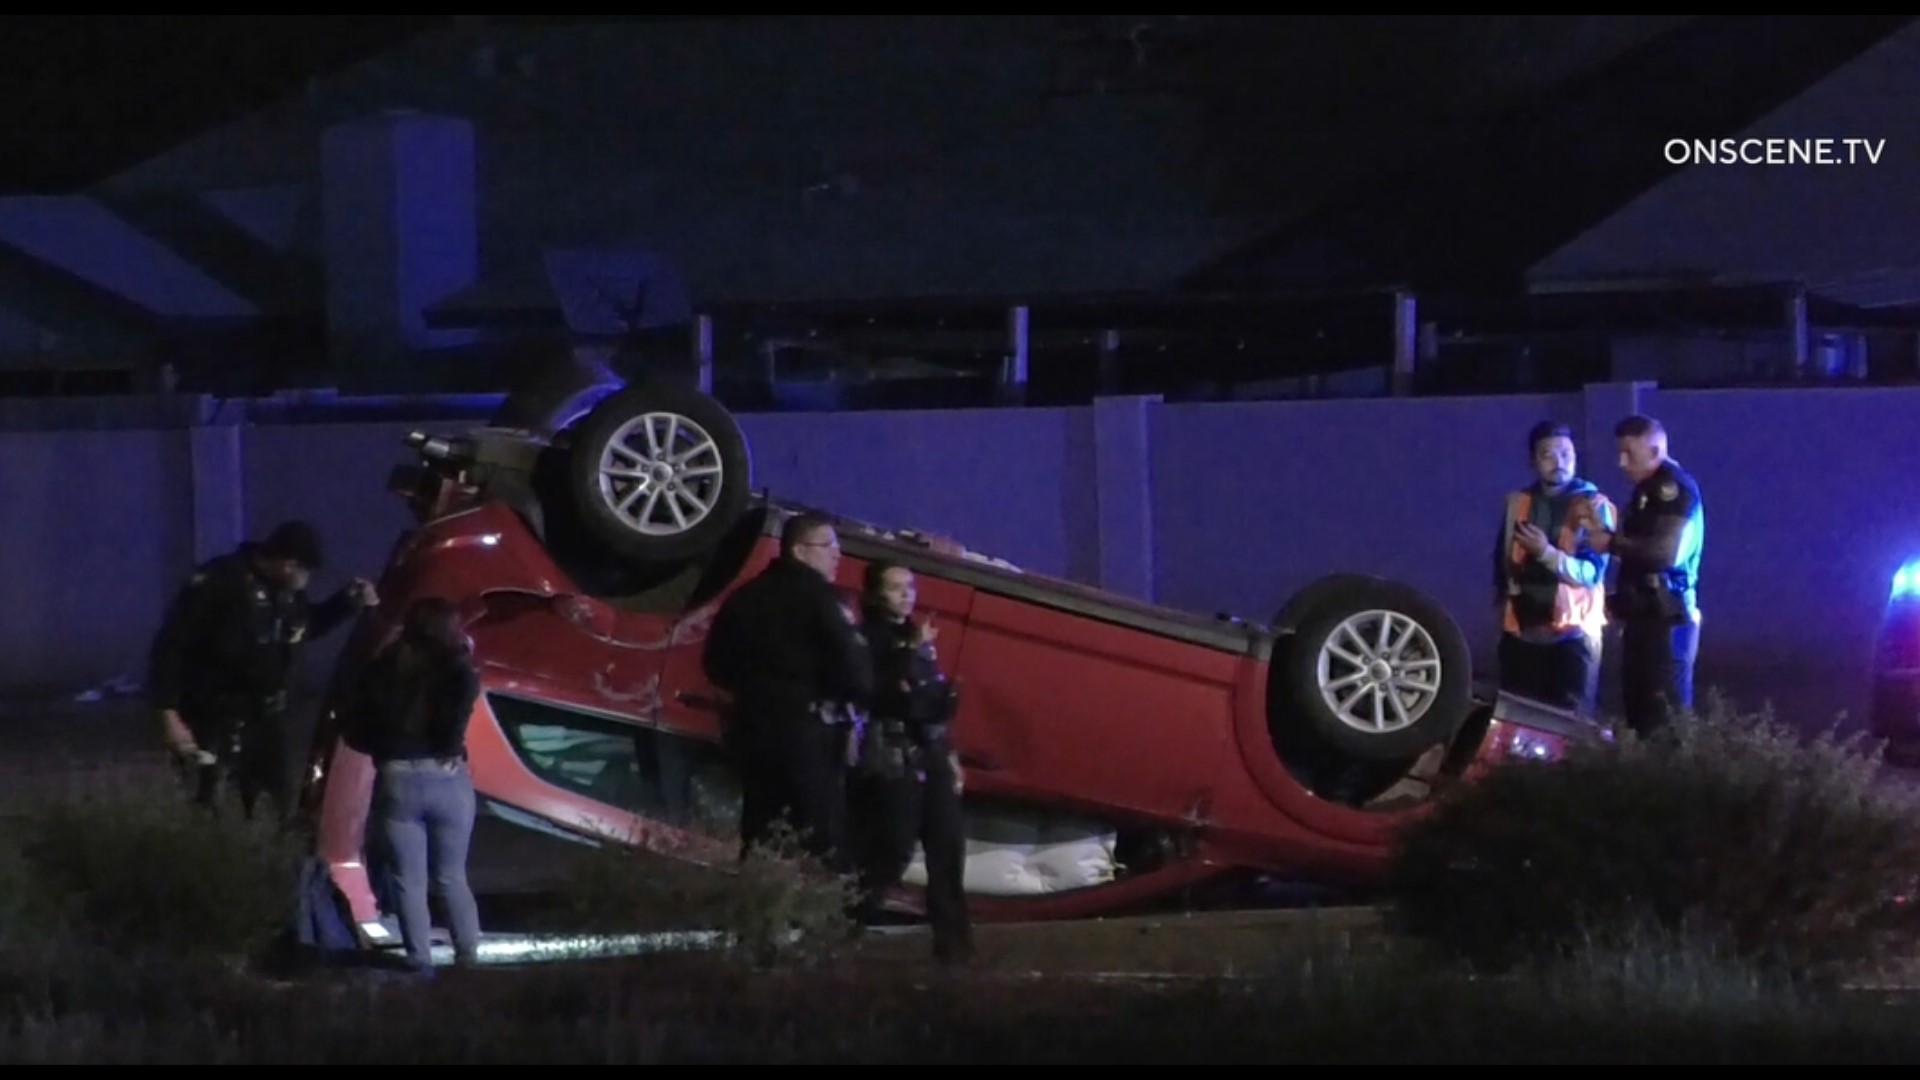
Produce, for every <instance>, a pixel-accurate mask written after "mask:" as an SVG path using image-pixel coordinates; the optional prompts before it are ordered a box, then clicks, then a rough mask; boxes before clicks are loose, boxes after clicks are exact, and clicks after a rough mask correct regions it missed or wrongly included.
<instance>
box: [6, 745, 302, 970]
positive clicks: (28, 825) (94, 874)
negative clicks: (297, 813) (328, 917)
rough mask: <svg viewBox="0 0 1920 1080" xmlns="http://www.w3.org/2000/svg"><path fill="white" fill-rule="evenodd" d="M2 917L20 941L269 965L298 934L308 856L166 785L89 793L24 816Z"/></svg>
mask: <svg viewBox="0 0 1920 1080" xmlns="http://www.w3.org/2000/svg"><path fill="white" fill-rule="evenodd" d="M4 832H5V843H4V846H0V909H4V912H3V913H4V914H5V915H6V916H8V918H9V922H8V924H7V925H8V926H9V928H10V929H11V931H12V932H13V933H14V934H15V935H20V936H24V935H28V934H31V935H35V936H44V935H58V936H70V937H74V938H78V939H81V940H85V941H89V942H94V943H98V944H100V945H104V946H108V947H111V948H113V949H117V950H122V951H126V952H146V951H160V952H167V953H173V954H178V955H194V956H241V957H252V956H257V955H260V954H261V953H262V952H263V951H264V949H265V948H266V947H267V946H268V945H269V944H270V943H272V942H273V941H274V939H276V938H278V937H280V936H281V935H282V934H284V933H285V932H286V931H287V930H288V928H289V927H290V926H291V925H292V918H293V913H294V890H295V887H296V884H297V882H298V873H299V867H300V862H301V858H302V856H303V854H304V850H305V845H304V844H303V843H302V841H301V838H300V837H299V836H298V835H296V834H293V833H291V832H288V831H285V830H283V829H281V828H280V827H278V826H277V825H275V824H273V823H271V822H269V821H267V820H265V819H264V818H263V819H259V820H253V821H248V820H246V819H245V818H243V817H242V816H241V815H240V813H239V810H238V808H237V807H236V806H231V805H223V806H221V807H219V808H218V810H217V812H211V813H210V812H208V811H206V810H204V809H201V808H198V807H195V806H193V805H192V804H191V803H190V802H189V800H188V798H187V793H186V792H185V791H184V790H183V789H182V788H181V786H180V785H179V784H177V783H173V782H170V781H169V779H168V778H167V777H165V776H158V777H153V778H146V777H141V778H137V779H135V778H118V779H116V780H115V781H114V782H112V783H79V784H75V785H73V786H71V787H69V788H67V789H65V790H63V791H49V792H48V793H47V794H46V795H45V796H44V797H42V798H38V799H36V800H34V801H33V802H32V803H29V804H25V805H17V806H16V807H14V808H13V810H12V813H11V814H10V816H9V817H8V819H7V821H6V822H5V825H4Z"/></svg>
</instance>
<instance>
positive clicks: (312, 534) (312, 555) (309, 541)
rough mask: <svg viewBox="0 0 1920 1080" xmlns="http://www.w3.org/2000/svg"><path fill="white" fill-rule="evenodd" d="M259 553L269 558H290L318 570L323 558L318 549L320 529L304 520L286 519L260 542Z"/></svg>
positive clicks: (308, 567) (322, 563) (309, 568)
mask: <svg viewBox="0 0 1920 1080" xmlns="http://www.w3.org/2000/svg"><path fill="white" fill-rule="evenodd" d="M260 554H262V555H264V556H266V557H267V558H269V559H291V560H293V561H294V562H296V563H299V564H300V565H301V566H304V567H306V568H307V569H308V570H318V569H320V567H321V566H322V565H324V562H325V560H324V559H323V557H322V553H321V550H320V530H319V529H316V528H314V527H313V526H312V525H311V524H309V523H308V522H305V521H287V522H282V523H281V524H280V525H279V526H277V527H275V529H274V530H273V531H272V532H271V533H268V534H267V538H266V539H265V540H263V541H261V542H260Z"/></svg>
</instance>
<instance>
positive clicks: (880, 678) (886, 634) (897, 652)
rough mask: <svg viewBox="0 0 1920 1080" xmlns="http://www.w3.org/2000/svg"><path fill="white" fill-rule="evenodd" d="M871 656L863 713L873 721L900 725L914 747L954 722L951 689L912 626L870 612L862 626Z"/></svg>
mask: <svg viewBox="0 0 1920 1080" xmlns="http://www.w3.org/2000/svg"><path fill="white" fill-rule="evenodd" d="M862 629H863V630H864V632H865V634H866V638H867V645H868V648H869V651H870V652H871V653H872V654H873V696H872V697H871V698H870V699H869V704H868V708H869V710H870V711H871V712H872V713H873V716H874V718H875V719H878V720H892V721H897V722H899V723H902V724H905V725H906V727H907V730H908V732H909V733H910V734H912V735H914V736H915V737H916V741H924V738H925V736H926V735H927V733H929V732H930V731H934V730H936V729H938V728H939V726H940V725H943V724H945V723H947V722H948V721H950V720H951V719H952V718H953V709H954V704H955V695H954V690H953V686H952V684H951V683H949V682H948V681H947V677H946V675H945V673H943V672H942V671H941V670H940V665H939V662H938V660H937V659H936V658H935V656H934V651H933V645H932V644H931V643H928V642H922V641H920V640H919V631H918V629H917V628H916V627H915V626H914V625H913V623H911V622H905V621H896V620H894V619H893V618H891V617H889V616H887V615H885V614H884V613H879V612H869V613H868V615H867V618H866V621H865V622H864V623H863V624H862Z"/></svg>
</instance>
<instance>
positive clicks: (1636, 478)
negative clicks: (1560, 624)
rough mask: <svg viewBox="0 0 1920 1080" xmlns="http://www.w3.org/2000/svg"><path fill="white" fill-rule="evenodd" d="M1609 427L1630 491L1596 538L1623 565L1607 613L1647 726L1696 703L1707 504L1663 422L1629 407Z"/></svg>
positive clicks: (1632, 704)
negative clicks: (1672, 449) (1618, 516)
mask: <svg viewBox="0 0 1920 1080" xmlns="http://www.w3.org/2000/svg"><path fill="white" fill-rule="evenodd" d="M1613 434H1614V439H1615V441H1616V443H1617V444H1618V446H1619V449H1620V468H1621V470H1622V471H1624V472H1625V473H1626V474H1627V476H1628V477H1630V478H1631V479H1632V480H1633V494H1632V495H1631V496H1630V497H1629V499H1628V502H1627V511H1626V515H1625V517H1624V518H1623V520H1622V521H1621V524H1620V529H1619V531H1618V532H1612V531H1610V530H1607V529H1604V528H1601V529H1596V530H1595V531H1594V534H1593V537H1592V541H1591V542H1592V544H1593V548H1594V550H1595V551H1603V552H1611V553H1612V554H1613V556H1614V557H1615V559H1616V560H1617V561H1618V562H1619V564H1620V571H1619V577H1618V579H1617V580H1616V581H1615V585H1614V595H1613V598H1612V603H1611V607H1612V610H1611V612H1610V614H1611V615H1612V617H1613V618H1614V620H1615V621H1616V622H1618V623H1619V624H1620V653H1621V656H1620V681H1621V698H1622V701H1621V704H1622V706H1623V711H1624V712H1625V713H1626V721H1627V726H1628V727H1630V728H1632V729H1633V730H1634V731H1635V732H1636V733H1638V734H1640V735H1651V734H1654V733H1656V732H1659V731H1661V730H1664V729H1665V728H1666V727H1667V726H1668V725H1669V724H1671V723H1672V720H1673V716H1674V714H1675V713H1676V712H1679V711H1683V710H1690V709H1692V708H1693V663H1694V659H1695V658H1696V657H1697V656H1698V655H1699V651H1700V604H1699V588H1700V553H1701V548H1702V545H1703V544H1704V542H1705V539H1706V512H1705V510H1704V508H1703V506H1702V504H1701V499H1700V487H1699V485H1698V484H1696V483H1695V482H1694V479H1693V477H1692V476H1691V475H1689V474H1688V472H1687V471H1686V470H1685V469H1683V468H1681V467H1680V464H1679V462H1677V461H1674V460H1673V459H1672V458H1670V457H1668V456H1667V433H1666V429H1664V428H1662V427H1661V426H1660V422H1659V421H1657V420H1654V419H1652V418H1651V417H1646V416H1629V417H1627V418H1626V419H1625V420H1622V421H1620V423H1619V424H1618V425H1616V426H1615V428H1614V431H1613Z"/></svg>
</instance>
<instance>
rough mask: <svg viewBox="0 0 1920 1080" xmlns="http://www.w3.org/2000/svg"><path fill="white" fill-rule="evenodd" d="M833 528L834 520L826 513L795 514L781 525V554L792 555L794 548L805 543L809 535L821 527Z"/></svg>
mask: <svg viewBox="0 0 1920 1080" xmlns="http://www.w3.org/2000/svg"><path fill="white" fill-rule="evenodd" d="M831 528H833V522H832V520H830V519H829V518H827V517H826V515H824V514H815V513H811V512H809V513H805V514H795V515H794V516H792V517H790V518H788V519H787V523H786V524H785V525H783V526H781V527H780V554H782V555H792V554H793V550H794V549H795V548H797V547H799V546H800V545H801V544H802V543H804V542H805V541H806V539H807V537H809V536H812V535H813V534H814V533H816V532H819V531H820V530H821V529H831Z"/></svg>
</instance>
